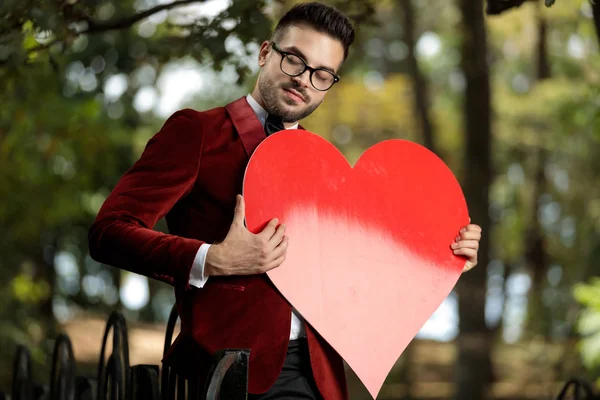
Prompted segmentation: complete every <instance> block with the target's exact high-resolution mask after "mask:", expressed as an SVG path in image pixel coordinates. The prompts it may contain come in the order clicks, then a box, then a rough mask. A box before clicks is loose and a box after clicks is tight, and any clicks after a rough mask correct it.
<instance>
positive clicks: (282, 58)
mask: <svg viewBox="0 0 600 400" xmlns="http://www.w3.org/2000/svg"><path fill="white" fill-rule="evenodd" d="M271 47H272V48H273V50H275V51H276V52H278V53H279V55H281V62H280V63H279V68H280V69H281V72H283V73H284V74H286V75H287V76H291V77H296V76H300V75H302V74H303V73H305V72H306V70H309V71H310V77H309V80H310V84H311V85H312V87H314V88H315V90H318V91H319V92H326V91H328V90H329V89H331V88H332V87H333V85H335V84H336V83H338V82H339V81H340V76H339V75H337V74H335V73H333V72H331V71H329V70H328V69H325V68H313V67H311V66H309V65H308V63H307V62H306V60H304V58H302V57H300V56H299V55H298V54H295V53H290V52H287V51H283V50H281V49H280V48H279V46H277V44H276V43H275V42H272V43H271ZM287 56H294V57H298V58H299V59H300V61H302V62H303V63H304V68H303V69H302V71H301V72H299V73H297V74H288V73H287V72H285V71H284V70H283V60H285V57H287ZM316 71H324V72H327V73H328V74H331V75H332V76H333V83H332V84H331V86H329V87H328V88H327V89H319V88H317V87H316V86H315V84H314V83H313V80H312V78H313V74H314V73H315V72H316Z"/></svg>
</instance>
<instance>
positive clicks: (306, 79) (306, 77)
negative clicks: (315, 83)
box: [292, 70, 310, 88]
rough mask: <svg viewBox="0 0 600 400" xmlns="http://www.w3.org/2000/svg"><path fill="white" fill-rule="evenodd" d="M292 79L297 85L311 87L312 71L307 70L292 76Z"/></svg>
mask: <svg viewBox="0 0 600 400" xmlns="http://www.w3.org/2000/svg"><path fill="white" fill-rule="evenodd" d="M292 80H293V81H294V83H296V85H298V86H300V87H305V88H308V87H310V71H309V70H306V71H304V72H303V73H301V74H300V75H298V76H294V77H292Z"/></svg>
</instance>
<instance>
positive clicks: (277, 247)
mask: <svg viewBox="0 0 600 400" xmlns="http://www.w3.org/2000/svg"><path fill="white" fill-rule="evenodd" d="M245 211H246V208H245V203H244V199H243V197H242V196H240V195H238V196H237V198H236V206H235V211H234V214H233V222H232V223H231V227H230V228H229V232H228V233H227V236H226V237H225V240H223V242H221V243H219V244H213V245H211V246H210V247H209V249H208V253H207V254H206V261H205V264H204V275H205V276H218V275H254V274H262V273H264V272H267V271H270V270H272V269H273V268H277V267H278V266H280V265H281V263H283V261H284V260H285V255H286V251H287V247H288V237H287V236H285V235H284V233H285V225H284V224H281V225H279V226H278V224H279V221H278V220H277V218H274V219H272V220H271V221H269V223H268V224H267V226H266V227H265V228H264V229H263V230H262V232H260V233H258V234H254V233H252V232H250V231H249V230H248V229H246V227H245V226H244V219H245V215H246V212H245Z"/></svg>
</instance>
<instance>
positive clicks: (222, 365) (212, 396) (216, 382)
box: [206, 353, 241, 400]
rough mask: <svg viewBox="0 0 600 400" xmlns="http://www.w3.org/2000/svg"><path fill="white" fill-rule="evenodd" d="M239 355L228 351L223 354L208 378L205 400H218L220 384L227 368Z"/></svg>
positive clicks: (238, 358)
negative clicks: (210, 377) (209, 378)
mask: <svg viewBox="0 0 600 400" xmlns="http://www.w3.org/2000/svg"><path fill="white" fill-rule="evenodd" d="M240 359H241V356H240V354H239V353H230V354H227V355H225V356H224V357H223V358H222V359H221V361H219V363H218V364H217V366H216V367H215V372H214V374H213V376H212V379H211V380H210V384H209V386H208V391H207V392H206V400H220V396H221V385H222V384H223V380H224V379H225V375H226V374H227V372H228V371H229V369H230V368H231V367H232V366H233V365H234V364H235V363H237V362H238V361H240Z"/></svg>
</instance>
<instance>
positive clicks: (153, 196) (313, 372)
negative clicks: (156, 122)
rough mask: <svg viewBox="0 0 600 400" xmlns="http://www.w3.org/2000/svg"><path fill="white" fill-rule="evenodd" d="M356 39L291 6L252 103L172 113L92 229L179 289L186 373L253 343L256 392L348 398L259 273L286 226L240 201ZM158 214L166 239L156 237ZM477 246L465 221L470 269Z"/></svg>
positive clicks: (332, 360)
mask: <svg viewBox="0 0 600 400" xmlns="http://www.w3.org/2000/svg"><path fill="white" fill-rule="evenodd" d="M353 41H354V29H353V27H352V25H351V23H350V22H349V21H348V19H347V18H346V17H345V16H344V15H342V14H341V13H339V12H338V11H337V10H335V9H333V8H331V7H328V6H325V5H323V4H319V3H304V4H300V5H297V6H295V7H293V8H292V9H291V10H290V11H289V12H288V13H287V14H286V15H285V16H284V17H283V18H282V19H281V20H280V21H279V23H278V25H277V27H276V29H275V32H274V33H273V36H272V38H271V40H269V41H265V42H264V43H263V44H262V46H261V48H260V53H259V56H258V63H259V66H260V67H261V71H260V74H259V77H258V80H257V83H256V87H255V88H254V90H253V92H252V93H251V95H248V96H246V97H243V98H241V99H239V100H237V101H234V102H233V103H231V104H228V105H227V106H225V107H220V108H216V109H213V110H209V111H205V112H197V111H193V110H189V109H187V110H182V111H179V112H177V113H175V114H174V115H172V116H171V117H170V118H169V119H168V120H167V122H166V123H165V125H164V126H163V127H162V129H161V130H160V131H159V132H158V133H157V134H156V135H155V136H154V137H153V138H152V139H151V140H150V141H149V142H148V144H147V146H146V148H145V150H144V152H143V154H142V156H141V158H140V159H139V160H138V161H137V162H136V163H135V165H134V166H133V167H132V168H131V169H130V170H129V171H127V173H126V174H125V175H124V176H123V177H122V179H121V180H120V181H119V183H118V184H117V186H116V188H115V189H114V190H113V192H112V193H111V195H110V196H109V197H108V198H107V200H106V202H105V203H104V205H103V206H102V209H101V210H100V212H99V214H98V217H97V219H96V221H95V223H94V225H93V226H92V227H91V229H90V233H89V240H90V253H91V255H92V257H93V258H94V259H96V260H98V261H100V262H103V263H106V264H110V265H114V266H117V267H120V268H123V269H126V270H130V271H133V272H136V273H139V274H143V275H146V276H149V277H152V278H155V279H160V280H163V281H165V282H168V283H170V284H172V285H173V286H174V287H175V292H176V299H177V309H178V311H179V315H180V318H181V329H182V331H181V334H180V335H179V336H178V338H177V339H176V341H175V342H174V343H173V345H172V346H171V349H170V351H169V353H168V354H167V356H166V357H165V360H163V361H164V363H165V364H168V365H170V366H171V367H172V368H174V369H175V370H176V371H178V372H179V373H180V374H182V375H184V376H187V377H200V379H201V380H202V379H203V378H204V377H205V376H206V374H207V369H208V368H209V366H210V364H211V361H212V354H213V353H214V352H215V351H216V350H219V349H222V348H250V349H251V358H250V370H249V387H248V390H249V392H250V393H251V394H253V395H252V396H251V398H253V399H284V398H285V399H317V398H324V399H327V400H338V399H346V398H347V391H346V383H345V377H344V368H343V363H342V360H341V358H340V357H339V355H338V354H337V353H336V352H335V351H334V350H333V349H332V348H331V347H330V346H329V345H328V344H327V343H326V342H325V341H324V340H323V339H322V338H321V337H320V336H319V335H318V334H317V333H316V332H315V331H314V330H313V329H312V328H311V326H310V325H308V324H306V323H305V321H304V320H302V318H301V316H299V315H298V313H297V312H296V311H295V310H293V309H292V307H291V306H290V304H289V303H287V302H286V301H285V299H284V298H283V297H282V296H281V295H280V293H279V292H278V291H277V290H276V289H275V287H274V286H273V285H272V284H271V282H270V281H269V279H268V278H267V276H266V274H265V272H267V271H269V270H271V269H273V268H277V267H278V266H279V265H280V264H281V263H282V262H283V261H284V259H285V254H286V249H287V246H288V238H287V237H286V236H285V225H284V224H279V221H278V220H276V219H274V220H272V221H270V222H269V224H268V225H267V226H266V227H265V229H264V230H263V231H262V232H260V233H258V234H252V233H250V232H249V231H248V230H247V229H246V228H245V226H244V201H243V198H241V196H240V195H239V193H241V189H242V181H243V177H244V171H245V168H246V164H247V163H248V159H249V157H250V155H251V154H252V152H253V151H254V149H255V148H256V146H257V145H258V144H259V143H260V142H261V141H262V140H263V139H265V137H266V136H267V135H269V134H272V133H273V132H276V131H278V130H282V129H289V128H296V127H298V122H297V121H299V120H301V119H302V118H304V117H306V116H308V115H309V114H310V113H312V112H313V111H314V110H315V109H316V108H317V107H318V106H319V104H320V103H321V102H322V101H323V99H324V97H325V95H326V94H327V92H328V90H330V89H331V88H332V87H333V86H334V84H335V83H336V82H337V81H338V80H339V77H338V71H339V69H340V67H341V66H342V63H343V62H344V60H345V59H346V57H347V55H348V49H349V47H350V46H351V44H352V42H353ZM163 216H166V221H167V225H168V227H169V232H170V234H163V233H159V232H156V231H153V230H152V227H153V226H154V225H155V223H156V222H157V221H158V220H159V219H160V218H162V217H163ZM479 238H480V229H479V227H477V226H475V225H469V226H467V227H465V228H464V229H463V231H462V232H461V233H460V234H459V236H457V243H454V244H453V245H452V246H453V249H454V252H455V253H456V254H462V255H464V256H465V257H466V258H467V264H466V266H465V269H469V268H471V267H473V266H475V264H476V263H477V248H478V241H479ZM291 240H293V238H292V239H291Z"/></svg>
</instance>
